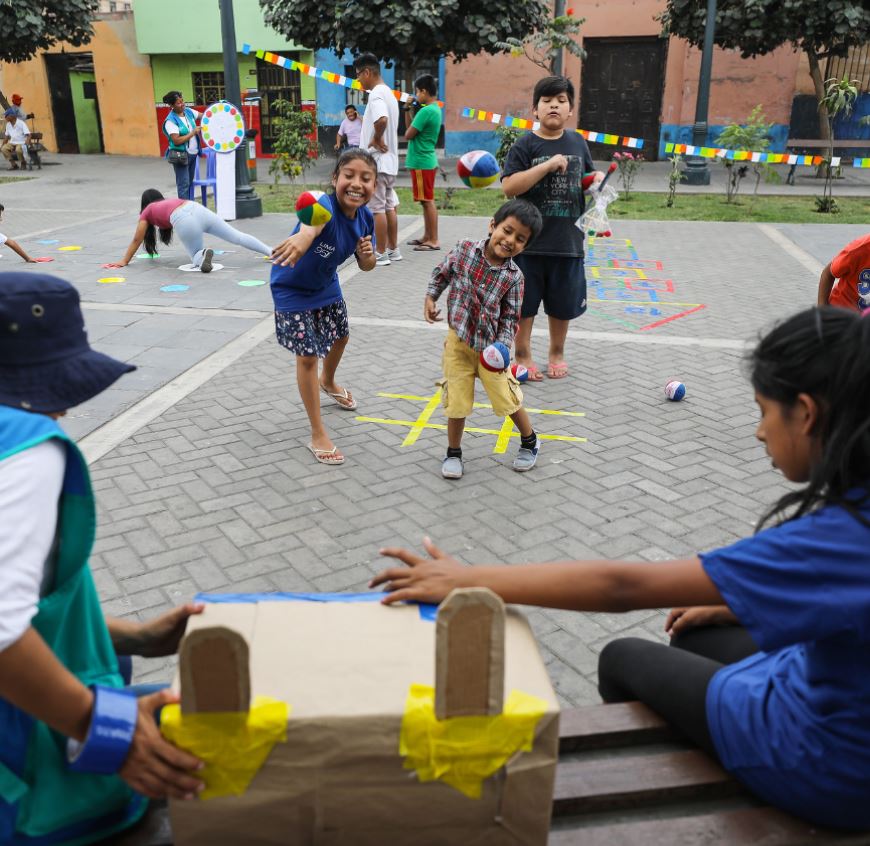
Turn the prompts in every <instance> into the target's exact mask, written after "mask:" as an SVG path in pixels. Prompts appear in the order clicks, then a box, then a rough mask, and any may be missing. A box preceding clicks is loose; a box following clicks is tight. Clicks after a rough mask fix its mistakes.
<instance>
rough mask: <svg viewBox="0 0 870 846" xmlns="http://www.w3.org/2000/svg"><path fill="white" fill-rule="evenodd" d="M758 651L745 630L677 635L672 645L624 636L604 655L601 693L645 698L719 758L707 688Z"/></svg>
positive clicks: (609, 698) (608, 697)
mask: <svg viewBox="0 0 870 846" xmlns="http://www.w3.org/2000/svg"><path fill="white" fill-rule="evenodd" d="M674 647H676V648H674ZM755 652H758V647H757V646H756V645H755V643H754V642H753V640H752V638H751V637H750V635H749V632H747V631H746V629H745V628H743V627H742V626H702V627H699V628H695V629H689V630H687V631H686V632H684V633H682V634H677V635H674V637H673V638H672V639H671V644H670V646H668V645H667V644H664V643H655V642H654V641H650V640H643V639H641V638H637V637H626V638H620V639H619V640H614V641H611V642H610V643H608V644H607V646H605V647H604V649H603V650H602V651H601V655H600V657H599V659H598V691H599V693H600V694H601V698H602V699H603V700H604V701H605V702H628V701H631V700H633V699H639V700H640V701H641V702H644V703H645V704H647V705H649V707H650V708H652V709H653V711H655V712H656V713H657V714H659V715H660V716H661V717H663V718H664V719H665V720H666V721H667V722H668V723H670V725H672V726H673V727H674V728H676V729H677V730H678V731H680V732H682V733H683V734H685V735H686V736H687V737H688V738H689V739H690V740H691V741H692V742H693V743H695V744H696V745H697V746H700V747H701V749H703V750H704V751H705V752H707V753H708V754H710V755H712V756H713V757H714V758H718V756H717V754H716V749H715V748H714V746H713V740H712V738H711V737H710V730H709V728H708V726H707V707H706V700H707V685H708V684H709V683H710V679H711V678H713V675H714V674H715V673H716V671H717V670H720V669H722V667H724V666H725V665H726V664H733V663H735V662H736V661H741V660H743V659H744V658H746V657H747V656H749V655H752V654H753V653H755Z"/></svg>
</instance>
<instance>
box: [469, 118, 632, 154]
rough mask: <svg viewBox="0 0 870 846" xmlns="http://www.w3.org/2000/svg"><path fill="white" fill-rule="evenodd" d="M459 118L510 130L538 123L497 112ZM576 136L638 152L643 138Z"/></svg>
mask: <svg viewBox="0 0 870 846" xmlns="http://www.w3.org/2000/svg"><path fill="white" fill-rule="evenodd" d="M461 116H462V117H464V118H467V119H468V120H477V121H480V122H481V123H495V124H500V123H501V124H504V125H505V126H507V127H509V128H510V129H532V130H535V129H538V128H539V127H540V125H541V124H540V123H538V121H536V120H526V119H525V118H515V117H511V116H510V115H500V114H498V113H497V112H485V111H483V110H482V109H469V108H463V109H462V112H461ZM575 132H577V134H578V135H582V136H583V137H584V138H585V139H586V140H587V141H594V142H596V143H598V144H610V145H611V146H617V147H632V148H634V149H636V150H639V149H640V148H641V147H643V138H634V137H632V136H631V135H613V134H611V133H609V132H593V131H592V130H590V129H577V130H575Z"/></svg>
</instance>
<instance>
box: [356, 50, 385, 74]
mask: <svg viewBox="0 0 870 846" xmlns="http://www.w3.org/2000/svg"><path fill="white" fill-rule="evenodd" d="M365 68H369V70H373V71H374V72H375V73H380V72H381V63H380V62H379V61H378V57H377V56H376V55H375V54H374V53H360V55H359V56H357V57H356V58H355V59H354V60H353V69H354V70H355V71H356V72H357V73H359V72H360V71H361V70H364V69H365Z"/></svg>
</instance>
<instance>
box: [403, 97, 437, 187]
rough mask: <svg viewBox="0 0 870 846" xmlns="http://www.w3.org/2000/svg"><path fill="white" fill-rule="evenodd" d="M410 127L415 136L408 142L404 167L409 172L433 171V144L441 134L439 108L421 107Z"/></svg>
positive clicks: (428, 105)
mask: <svg viewBox="0 0 870 846" xmlns="http://www.w3.org/2000/svg"><path fill="white" fill-rule="evenodd" d="M411 126H412V127H413V128H414V129H416V130H417V135H415V136H414V137H413V138H412V139H411V140H410V141H409V142H408V155H407V156H406V157H405V167H407V168H408V169H409V170H411V169H413V170H434V169H435V168H436V167H438V158H437V157H436V156H435V143H436V142H437V141H438V133H439V132H441V107H440V106H439V105H438V104H437V103H428V104H427V105H425V106H423V108H422V109H420V111H419V112H417V116H416V117H415V118H414V121H413V123H412V124H411Z"/></svg>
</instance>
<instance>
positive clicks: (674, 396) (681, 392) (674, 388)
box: [665, 379, 686, 402]
mask: <svg viewBox="0 0 870 846" xmlns="http://www.w3.org/2000/svg"><path fill="white" fill-rule="evenodd" d="M685 395H686V386H685V385H684V384H683V383H682V382H678V381H677V380H676V379H672V380H671V381H670V382H668V384H667V385H665V396H666V397H667V398H668V399H669V400H670V401H671V402H679V401H680V400H681V399H682V398H683V397H684V396H685Z"/></svg>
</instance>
